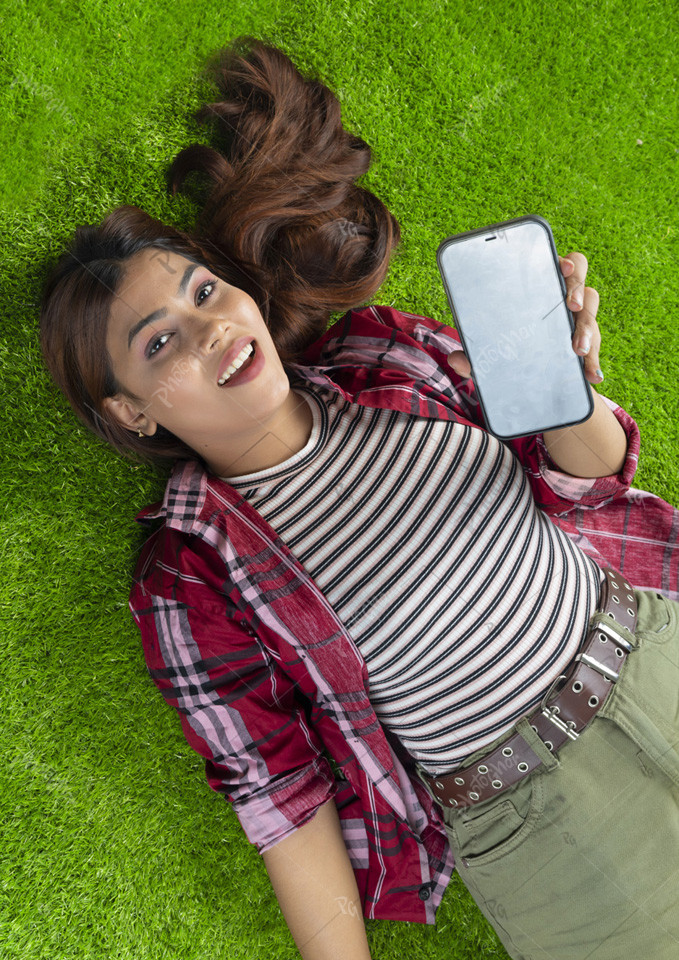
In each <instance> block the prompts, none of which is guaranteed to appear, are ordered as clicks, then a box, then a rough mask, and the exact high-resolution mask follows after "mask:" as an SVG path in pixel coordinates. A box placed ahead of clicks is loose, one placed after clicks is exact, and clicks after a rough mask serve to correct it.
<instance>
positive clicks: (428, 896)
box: [130, 307, 679, 923]
mask: <svg viewBox="0 0 679 960" xmlns="http://www.w3.org/2000/svg"><path fill="white" fill-rule="evenodd" d="M456 349H460V346H459V342H458V340H457V335H456V333H455V331H454V330H453V329H452V328H451V327H449V326H447V325H445V324H438V323H435V322H433V321H431V320H428V319H426V318H423V317H416V316H412V315H410V314H404V313H401V312H399V311H396V310H394V309H391V308H388V307H367V308H364V309H361V310H354V311H351V312H350V313H349V314H347V315H346V316H345V317H343V318H342V319H341V320H340V321H339V322H338V323H336V324H334V326H332V327H331V328H330V330H329V331H328V332H327V333H326V334H325V335H324V336H323V337H321V338H320V339H319V340H318V341H317V342H316V343H314V344H313V345H312V346H311V347H310V348H309V349H308V350H307V351H306V354H305V355H304V357H303V359H302V362H301V363H299V364H294V365H290V367H289V373H290V374H291V377H292V378H293V380H294V378H295V377H302V378H304V379H305V380H306V381H310V382H313V383H318V384H322V385H323V386H325V387H327V388H328V389H331V390H334V391H337V392H339V393H340V394H341V395H342V396H343V397H344V398H345V399H347V400H350V401H353V402H356V403H360V404H364V405H366V406H370V407H382V408H389V409H398V410H402V411H405V412H407V413H412V414H417V415H419V416H423V417H432V418H441V419H444V420H456V421H459V422H462V423H470V424H475V425H477V426H478V425H481V426H483V423H482V419H481V411H480V408H479V405H478V402H477V401H476V398H475V395H474V391H473V387H472V385H471V383H470V382H469V381H464V380H462V379H461V378H460V377H458V376H457V375H456V374H455V373H454V372H453V370H452V368H451V367H450V366H449V365H448V364H447V362H446V357H447V355H448V354H449V353H450V352H451V351H453V350H456ZM607 402H608V403H609V406H610V407H611V409H613V411H614V413H615V415H616V416H617V418H618V420H619V421H620V422H621V424H622V425H623V427H624V429H625V431H626V434H627V437H628V453H627V458H626V462H625V464H624V466H623V468H622V470H621V472H620V473H619V474H618V475H617V476H611V477H604V478H597V479H579V478H576V477H572V476H569V475H566V474H564V473H562V472H561V471H559V470H558V469H557V468H556V466H555V465H554V464H553V463H552V462H551V461H550V459H549V456H548V454H547V452H546V449H545V446H544V443H543V440H542V437H541V436H533V437H527V438H522V439H519V440H513V441H509V446H510V447H511V448H512V449H513V451H514V453H515V454H516V455H517V457H518V458H519V460H520V461H521V463H522V464H523V467H524V470H525V472H526V475H527V478H528V480H529V482H530V484H531V487H532V491H533V494H534V497H535V499H536V502H537V503H538V505H539V506H540V507H541V508H542V509H543V510H545V511H546V512H547V513H548V515H549V516H550V517H551V518H552V519H553V521H554V522H555V523H557V524H558V525H559V526H560V527H561V528H562V529H563V530H565V531H566V532H567V533H568V534H569V535H570V536H571V537H573V538H574V539H575V541H576V542H577V543H578V545H579V546H580V547H581V548H582V549H583V550H584V551H585V552H586V553H588V554H589V555H590V556H593V557H594V558H595V559H596V560H597V561H598V562H599V563H601V564H602V565H606V563H609V564H612V565H613V566H615V567H617V568H618V569H621V570H622V571H623V572H624V573H625V575H626V576H627V577H628V578H629V580H630V581H631V582H632V583H634V584H635V585H637V586H642V587H648V588H651V589H657V590H661V591H663V592H664V593H665V594H666V595H667V596H677V595H678V593H677V586H678V583H677V581H678V563H679V551H678V550H677V533H678V532H679V522H678V521H679V513H678V512H677V511H675V510H674V509H673V508H672V507H671V506H670V505H669V504H667V503H665V502H664V501H662V500H660V499H659V498H658V497H655V496H653V495H651V494H648V493H644V492H642V491H635V490H630V489H629V484H630V481H631V479H632V477H633V475H634V472H635V469H636V463H637V456H638V450H639V436H638V431H637V428H636V424H635V423H634V421H633V420H632V419H631V418H630V417H629V416H628V415H627V414H626V413H624V411H622V410H621V409H620V408H619V407H618V406H616V405H615V404H614V403H612V402H610V401H607ZM156 518H160V519H161V520H162V523H161V525H160V527H159V528H158V529H157V530H156V531H155V532H154V533H153V534H152V535H151V537H150V539H149V540H148V541H147V542H146V544H145V546H144V549H143V552H142V554H141V556H140V559H139V563H138V566H137V569H136V573H135V579H134V584H133V587H132V591H131V599H130V606H131V609H132V612H133V615H134V618H135V620H136V622H137V624H138V626H139V628H140V630H141V634H142V642H143V648H144V655H145V658H146V662H147V666H148V670H149V673H150V675H151V677H152V679H153V681H154V682H155V683H156V685H157V686H158V688H159V689H160V691H161V693H162V694H163V696H164V697H165V699H166V700H167V702H168V703H169V704H170V705H171V706H173V707H174V708H175V709H176V710H177V712H178V714H179V718H180V721H181V724H182V728H183V731H184V734H185V736H186V739H187V740H188V742H189V744H190V745H191V746H192V747H193V748H194V749H195V750H196V751H197V752H198V753H199V754H201V755H202V756H203V757H205V760H206V763H205V769H206V775H207V779H208V782H209V784H210V786H211V787H212V788H213V789H214V790H216V791H218V792H220V793H222V794H224V796H225V797H226V798H227V799H228V800H230V801H231V803H232V804H233V808H234V810H235V812H236V814H237V815H238V818H239V820H240V823H241V825H242V827H243V829H244V831H245V833H246V835H247V837H248V838H249V840H250V841H251V842H252V843H254V844H255V845H256V846H257V848H258V849H259V850H260V852H262V851H265V850H267V849H268V848H269V847H271V846H272V845H274V844H276V843H278V842H279V841H280V840H282V839H283V838H284V837H286V836H288V835H289V834H291V833H292V832H293V831H295V830H296V829H298V828H299V827H300V826H302V825H303V824H304V823H306V822H307V821H308V820H309V819H310V818H312V817H313V815H314V814H315V812H316V811H317V810H318V808H319V806H320V805H321V804H323V803H325V802H327V801H328V800H329V799H330V798H331V797H334V800H335V803H336V805H337V808H338V811H339V816H340V821H341V824H342V830H343V836H344V839H345V842H346V846H347V850H348V853H349V857H350V859H351V863H352V866H353V868H354V871H355V874H356V879H357V883H358V889H359V892H360V895H361V899H362V903H363V910H364V914H365V916H366V917H371V918H373V917H378V918H385V919H399V920H411V921H419V922H426V923H433V922H434V915H435V912H436V908H437V907H438V904H439V903H440V900H441V897H442V896H443V892H444V890H445V887H446V885H447V883H448V881H449V879H450V876H451V873H452V870H453V868H454V863H453V858H452V854H451V851H450V847H449V845H448V843H447V840H446V836H445V832H444V830H443V826H442V822H441V818H440V816H439V814H438V812H437V809H436V807H435V805H434V804H433V803H432V801H431V799H430V797H429V795H428V793H427V792H426V790H425V789H424V787H423V786H422V784H421V782H420V781H419V779H418V778H417V776H416V775H415V774H414V772H413V770H412V769H411V768H410V767H409V764H408V759H407V757H405V756H404V755H403V753H402V751H400V750H399V748H398V745H397V744H396V743H395V742H393V740H392V738H390V737H389V736H388V734H386V732H385V730H384V729H383V727H382V726H381V725H380V723H379V722H378V720H377V717H376V716H375V713H374V711H373V709H372V707H371V704H370V699H369V696H368V674H367V670H366V665H365V662H364V661H363V659H362V657H361V655H360V653H359V651H358V649H357V648H356V645H355V644H354V642H353V641H352V639H351V636H350V635H349V634H348V632H347V630H346V629H345V627H344V625H343V624H342V623H341V622H340V620H339V619H338V618H337V616H336V614H335V613H334V611H333V609H332V608H331V607H330V605H329V604H328V602H327V600H326V599H325V597H324V596H323V594H322V593H321V591H320V590H319V589H318V587H317V586H316V585H315V583H314V581H313V580H312V578H311V577H310V576H309V574H308V573H307V572H306V570H305V569H304V568H303V567H302V565H301V564H300V563H299V562H298V561H297V560H296V559H295V558H294V556H293V555H292V554H291V552H290V550H289V549H288V548H287V547H286V545H285V544H284V543H283V542H282V541H281V540H280V538H279V537H278V536H277V535H276V533H275V531H274V530H273V529H272V528H271V527H270V526H269V524H268V523H267V522H266V521H265V520H264V519H263V518H262V517H261V516H260V515H259V514H258V513H257V512H256V510H255V509H254V508H253V507H251V506H250V505H249V504H248V503H247V501H245V500H244V499H243V498H242V497H241V495H240V494H239V493H237V492H236V491H235V490H234V489H233V488H232V487H230V486H229V485H228V484H227V483H226V482H224V481H223V480H220V479H218V478H217V477H215V476H212V475H210V474H208V473H206V471H205V470H204V468H203V467H202V466H201V465H200V464H199V463H198V462H194V461H183V462H180V463H178V464H177V465H176V466H175V469H174V471H173V473H172V475H171V477H170V479H169V481H168V484H167V489H166V492H165V497H164V500H163V502H162V504H156V505H154V506H152V507H149V508H147V509H146V510H144V511H142V513H141V514H140V515H139V517H138V519H139V520H140V521H142V522H150V521H152V520H154V519H156Z"/></svg>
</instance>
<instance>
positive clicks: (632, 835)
mask: <svg viewBox="0 0 679 960" xmlns="http://www.w3.org/2000/svg"><path fill="white" fill-rule="evenodd" d="M636 595H637V600H638V602H639V619H638V625H637V633H636V641H637V647H636V649H635V650H634V651H632V652H631V653H630V654H629V656H628V658H627V661H626V663H625V665H624V668H623V671H622V675H621V677H620V679H619V680H618V682H617V684H615V686H614V688H613V691H612V693H611V695H610V696H609V698H608V700H607V702H606V704H605V705H604V707H603V708H602V710H601V711H600V712H599V714H598V715H597V717H596V718H595V719H594V720H593V721H592V723H591V724H590V726H589V727H588V728H587V729H586V730H585V731H584V732H583V733H582V735H581V736H580V738H579V739H578V740H577V741H575V742H573V743H570V742H569V743H567V744H564V746H563V747H562V748H561V749H560V750H559V753H558V756H555V755H554V754H552V753H550V752H549V751H548V750H547V748H546V747H544V745H543V744H542V741H538V745H537V747H536V746H534V741H535V738H534V736H532V731H531V730H530V727H529V726H528V724H527V722H526V721H525V720H523V721H521V722H520V723H519V724H518V725H517V729H518V730H519V731H520V732H522V733H524V732H525V735H526V739H529V742H530V743H531V746H532V747H533V749H535V750H536V752H537V749H539V748H540V747H541V748H542V753H541V754H540V756H541V758H543V759H544V767H542V768H540V769H539V771H536V772H535V773H533V774H532V775H531V776H529V777H527V778H526V779H525V780H523V781H522V782H521V783H519V784H517V785H516V786H515V787H513V788H512V789H510V790H508V791H506V792H505V793H503V794H501V795H500V796H498V797H497V798H494V799H492V800H488V801H486V802H485V803H482V804H479V805H478V806H476V807H472V808H467V809H466V810H458V811H455V810H451V809H447V810H445V811H444V819H445V822H446V830H447V832H448V835H449V838H450V842H451V845H452V848H453V852H454V854H455V860H456V865H457V869H458V871H459V873H460V875H461V877H462V879H463V881H464V883H465V885H466V886H467V888H468V889H469V891H470V893H471V895H472V896H473V897H474V899H475V900H476V902H477V904H478V905H479V907H480V908H481V910H482V912H483V913H484V915H485V916H486V917H487V919H488V920H489V921H490V923H491V924H492V926H493V927H494V929H495V930H496V932H497V934H498V936H499V938H500V940H501V941H502V943H503V944H504V946H505V949H506V950H507V952H508V953H509V955H510V956H511V957H513V958H514V960H585V958H587V960H621V958H623V957H633V958H635V960H678V958H679V604H677V603H675V602H672V601H668V600H665V599H664V598H662V597H661V596H660V595H658V594H656V593H649V592H641V591H637V594H636ZM483 752H484V753H486V752H487V750H485V751H483ZM543 754H544V757H543ZM478 756H480V754H479V755H477V756H475V757H474V758H471V759H474V760H476V759H478ZM465 766H467V764H466V763H465Z"/></svg>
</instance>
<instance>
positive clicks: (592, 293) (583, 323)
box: [448, 252, 604, 383]
mask: <svg viewBox="0 0 679 960" xmlns="http://www.w3.org/2000/svg"><path fill="white" fill-rule="evenodd" d="M559 266H560V268H561V273H562V274H563V276H564V278H565V280H566V303H567V306H568V308H569V310H570V311H571V313H572V314H573V318H574V320H575V331H574V333H573V339H572V341H571V342H572V344H573V350H574V351H575V353H577V355H578V356H579V357H584V358H585V377H586V378H587V380H588V381H589V382H590V383H601V381H602V380H603V378H604V376H603V374H602V372H601V369H600V367H599V349H600V347H601V333H600V331H599V324H598V323H597V322H596V315H597V311H598V309H599V294H598V293H597V292H596V290H595V289H594V288H593V287H586V286H585V277H586V276H587V258H586V257H585V256H584V255H583V254H582V253H577V252H573V253H569V254H568V256H567V257H559ZM448 363H449V364H450V366H451V367H452V368H453V370H454V371H455V372H456V373H458V374H459V375H460V376H461V377H470V376H471V366H470V363H469V360H467V357H466V355H465V354H464V352H463V351H462V350H455V351H454V352H453V353H451V354H450V355H449V356H448Z"/></svg>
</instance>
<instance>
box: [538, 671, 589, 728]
mask: <svg viewBox="0 0 679 960" xmlns="http://www.w3.org/2000/svg"><path fill="white" fill-rule="evenodd" d="M565 679H566V674H565V673H562V674H561V675H560V676H558V677H557V678H556V680H554V681H553V683H552V684H551V686H550V688H549V690H548V691H547V693H546V694H545V695H544V697H543V698H542V700H541V701H540V709H541V710H542V715H543V717H546V718H547V720H549V721H551V722H552V723H553V724H554V726H555V727H558V728H559V730H561V732H562V733H565V734H566V736H567V737H569V739H571V740H577V739H578V737H579V736H580V734H579V733H576V731H575V730H574V729H573V721H572V720H568V721H564V720H562V719H561V717H560V716H559V713H558V710H559V708H558V707H556V708H555V707H549V706H547V701H548V700H549V698H550V697H551V696H552V694H553V693H554V688H555V687H556V685H557V684H558V683H561V681H562V680H565Z"/></svg>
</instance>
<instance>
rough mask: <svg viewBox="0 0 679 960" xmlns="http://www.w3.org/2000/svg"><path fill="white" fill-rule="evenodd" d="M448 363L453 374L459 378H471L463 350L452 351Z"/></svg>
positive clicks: (468, 364)
mask: <svg viewBox="0 0 679 960" xmlns="http://www.w3.org/2000/svg"><path fill="white" fill-rule="evenodd" d="M448 363H449V364H450V366H451V367H452V368H453V370H454V371H455V373H457V374H459V376H461V377H470V376H471V373H472V368H471V364H470V363H469V360H467V355H466V354H465V352H464V350H453V352H452V353H449V354H448Z"/></svg>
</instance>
